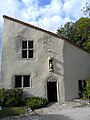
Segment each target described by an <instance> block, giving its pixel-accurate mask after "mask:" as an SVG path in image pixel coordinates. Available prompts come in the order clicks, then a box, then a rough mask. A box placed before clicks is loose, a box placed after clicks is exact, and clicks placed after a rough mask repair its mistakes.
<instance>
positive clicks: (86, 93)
mask: <svg viewBox="0 0 90 120" xmlns="http://www.w3.org/2000/svg"><path fill="white" fill-rule="evenodd" d="M80 97H81V98H90V79H88V80H86V86H85V87H84V88H83V90H82V91H81V92H80Z"/></svg>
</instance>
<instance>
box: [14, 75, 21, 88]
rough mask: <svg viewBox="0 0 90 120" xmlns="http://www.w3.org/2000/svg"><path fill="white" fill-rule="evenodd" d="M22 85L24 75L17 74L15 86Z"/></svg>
mask: <svg viewBox="0 0 90 120" xmlns="http://www.w3.org/2000/svg"><path fill="white" fill-rule="evenodd" d="M21 86H22V76H15V87H16V88H17V87H21Z"/></svg>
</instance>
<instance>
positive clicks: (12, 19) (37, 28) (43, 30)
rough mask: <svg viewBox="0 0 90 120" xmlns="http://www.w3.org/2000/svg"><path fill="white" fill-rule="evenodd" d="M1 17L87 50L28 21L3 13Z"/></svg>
mask: <svg viewBox="0 0 90 120" xmlns="http://www.w3.org/2000/svg"><path fill="white" fill-rule="evenodd" d="M3 18H6V19H9V20H11V21H14V22H17V23H20V24H23V25H25V26H28V27H31V28H33V29H36V30H40V31H42V32H45V33H48V34H50V35H52V36H54V37H57V38H59V39H63V40H65V41H67V42H68V43H70V44H72V45H73V46H76V47H77V48H79V49H81V50H83V51H85V52H87V51H86V50H84V49H82V48H81V47H79V46H78V45H76V44H74V43H72V42H71V41H69V40H68V39H66V38H64V37H61V36H58V35H57V34H55V33H53V32H50V31H48V30H45V29H42V28H40V27H37V26H34V25H32V24H30V23H26V22H23V21H21V20H18V19H16V18H12V17H10V16H7V15H3ZM87 53H89V52H87Z"/></svg>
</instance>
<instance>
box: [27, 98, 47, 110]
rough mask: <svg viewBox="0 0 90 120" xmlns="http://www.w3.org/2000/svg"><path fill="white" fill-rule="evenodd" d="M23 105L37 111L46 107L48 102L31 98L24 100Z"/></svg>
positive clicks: (43, 99)
mask: <svg viewBox="0 0 90 120" xmlns="http://www.w3.org/2000/svg"><path fill="white" fill-rule="evenodd" d="M25 103H26V105H27V106H28V107H30V108H31V109H37V108H41V107H44V106H45V105H47V103H48V101H47V100H46V99H45V98H41V97H32V98H26V99H25Z"/></svg>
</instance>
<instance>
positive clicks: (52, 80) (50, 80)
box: [47, 76, 57, 82]
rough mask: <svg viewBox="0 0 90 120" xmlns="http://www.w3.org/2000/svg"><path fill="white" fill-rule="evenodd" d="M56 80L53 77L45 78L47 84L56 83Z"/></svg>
mask: <svg viewBox="0 0 90 120" xmlns="http://www.w3.org/2000/svg"><path fill="white" fill-rule="evenodd" d="M56 81H57V78H56V77H55V76H50V77H48V78H47V82H56Z"/></svg>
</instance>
